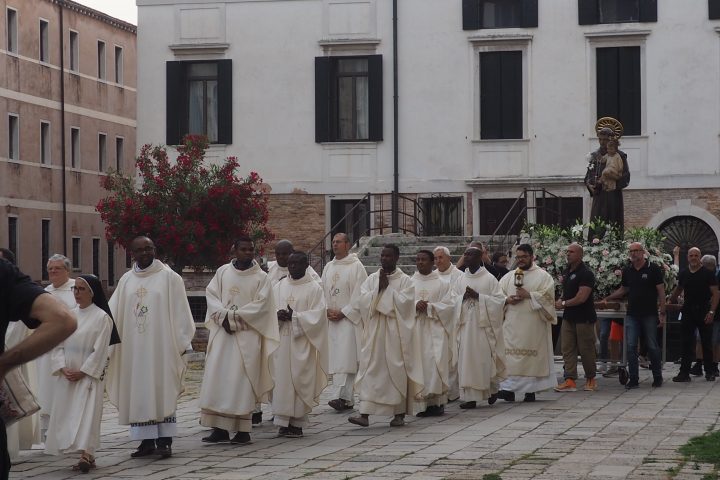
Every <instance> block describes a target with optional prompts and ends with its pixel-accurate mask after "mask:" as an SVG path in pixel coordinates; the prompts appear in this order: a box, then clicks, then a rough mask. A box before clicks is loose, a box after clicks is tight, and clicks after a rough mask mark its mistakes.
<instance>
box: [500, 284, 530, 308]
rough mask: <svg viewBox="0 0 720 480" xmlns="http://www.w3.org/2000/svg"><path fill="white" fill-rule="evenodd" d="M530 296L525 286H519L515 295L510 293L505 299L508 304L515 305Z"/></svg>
mask: <svg viewBox="0 0 720 480" xmlns="http://www.w3.org/2000/svg"><path fill="white" fill-rule="evenodd" d="M527 298H530V292H528V291H527V290H525V289H524V288H523V287H517V288H516V289H515V295H509V296H508V297H507V298H506V299H505V303H507V304H508V305H515V304H517V303H520V302H522V301H523V300H525V299H527Z"/></svg>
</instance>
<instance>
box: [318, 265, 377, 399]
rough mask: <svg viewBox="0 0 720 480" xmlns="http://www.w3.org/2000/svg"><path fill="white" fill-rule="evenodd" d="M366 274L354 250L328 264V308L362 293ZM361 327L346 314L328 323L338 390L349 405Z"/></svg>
mask: <svg viewBox="0 0 720 480" xmlns="http://www.w3.org/2000/svg"><path fill="white" fill-rule="evenodd" d="M366 278H367V272H366V271H365V266H364V265H363V264H362V262H361V261H360V260H359V259H358V258H357V255H355V254H354V253H351V254H349V255H348V256H346V257H345V258H343V259H341V260H338V259H337V258H335V259H333V260H332V261H331V262H330V263H328V264H327V265H325V269H324V270H323V274H322V286H323V290H324V291H325V302H326V303H327V308H328V309H333V310H341V309H342V308H343V307H345V306H347V305H349V304H350V303H351V301H352V299H353V298H354V297H356V296H357V295H359V294H360V286H361V285H362V283H363V282H364V281H365V279H366ZM361 335H362V331H361V330H360V329H359V327H357V326H356V325H355V324H353V323H352V322H351V321H350V320H348V319H347V318H343V319H342V320H339V321H337V322H329V323H328V337H329V340H330V344H329V347H330V372H329V373H331V374H332V376H333V385H334V386H335V387H336V388H337V393H336V394H335V395H334V396H333V398H341V399H343V400H345V401H346V402H347V403H348V405H353V404H354V403H355V396H354V392H355V388H354V387H355V376H356V374H357V370H358V354H359V351H360V336H361Z"/></svg>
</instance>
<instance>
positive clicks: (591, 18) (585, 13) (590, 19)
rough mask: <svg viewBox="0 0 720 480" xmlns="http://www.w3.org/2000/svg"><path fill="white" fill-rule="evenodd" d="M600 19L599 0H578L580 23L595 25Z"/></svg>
mask: <svg viewBox="0 0 720 480" xmlns="http://www.w3.org/2000/svg"><path fill="white" fill-rule="evenodd" d="M599 21H600V10H599V7H598V0H578V24H579V25H595V24H597V23H598V22H599Z"/></svg>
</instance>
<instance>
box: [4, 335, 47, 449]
mask: <svg viewBox="0 0 720 480" xmlns="http://www.w3.org/2000/svg"><path fill="white" fill-rule="evenodd" d="M31 332H32V330H30V329H29V328H27V326H26V325H25V324H24V323H23V322H20V321H18V322H10V324H9V325H8V328H7V332H6V333H5V350H8V349H10V348H12V347H14V346H15V345H17V344H18V343H20V342H22V341H23V340H25V337H27V336H28V335H30V334H31ZM19 368H20V373H22V376H23V378H24V379H25V381H27V382H28V386H29V387H30V390H31V391H32V392H37V372H36V369H35V362H28V363H24V364H22V365H20V367H19ZM6 430H7V446H8V453H9V454H10V460H11V461H12V462H13V463H15V462H17V461H18V460H19V454H20V450H29V449H30V448H32V446H33V444H36V443H41V442H42V438H41V436H40V419H39V416H38V415H30V416H29V417H25V418H23V419H22V420H20V421H19V422H15V423H13V424H12V425H10V426H9V427H6Z"/></svg>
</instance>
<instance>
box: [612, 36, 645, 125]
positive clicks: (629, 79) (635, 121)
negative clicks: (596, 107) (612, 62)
mask: <svg viewBox="0 0 720 480" xmlns="http://www.w3.org/2000/svg"><path fill="white" fill-rule="evenodd" d="M618 50H619V51H618V73H619V75H618V117H617V119H618V120H620V122H622V124H623V130H624V134H625V135H640V134H641V121H640V108H641V107H640V96H641V95H640V94H641V91H640V90H641V84H640V47H620V48H619V49H618Z"/></svg>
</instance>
